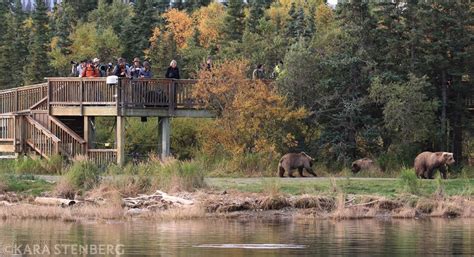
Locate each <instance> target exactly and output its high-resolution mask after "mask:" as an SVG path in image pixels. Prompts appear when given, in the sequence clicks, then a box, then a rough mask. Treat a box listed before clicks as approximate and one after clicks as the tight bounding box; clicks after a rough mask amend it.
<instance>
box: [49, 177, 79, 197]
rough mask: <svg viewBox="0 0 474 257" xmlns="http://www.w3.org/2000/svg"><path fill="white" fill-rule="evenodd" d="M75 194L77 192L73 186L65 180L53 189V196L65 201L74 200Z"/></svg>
mask: <svg viewBox="0 0 474 257" xmlns="http://www.w3.org/2000/svg"><path fill="white" fill-rule="evenodd" d="M76 192H77V190H76V188H75V187H74V185H73V184H71V182H69V181H68V180H67V179H64V178H62V179H61V180H60V181H59V182H58V183H57V184H56V186H55V187H54V191H53V195H55V196H58V197H62V198H67V199H74V197H75V195H76Z"/></svg>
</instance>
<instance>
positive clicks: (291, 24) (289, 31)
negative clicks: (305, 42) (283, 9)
mask: <svg viewBox="0 0 474 257" xmlns="http://www.w3.org/2000/svg"><path fill="white" fill-rule="evenodd" d="M288 16H290V20H289V21H288V24H287V26H286V36H287V37H289V38H295V35H296V32H295V31H296V19H297V16H298V13H297V11H296V4H295V2H291V6H290V10H288Z"/></svg>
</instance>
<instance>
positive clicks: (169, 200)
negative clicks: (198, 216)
mask: <svg viewBox="0 0 474 257" xmlns="http://www.w3.org/2000/svg"><path fill="white" fill-rule="evenodd" d="M122 201H123V205H124V206H125V207H128V208H132V209H135V208H147V209H167V208H168V207H169V206H171V205H192V204H193V203H194V202H193V201H191V200H187V199H184V198H181V197H177V196H171V195H168V194H167V193H165V192H162V191H159V190H158V191H156V192H155V193H154V194H152V195H139V196H137V197H127V198H123V199H122Z"/></svg>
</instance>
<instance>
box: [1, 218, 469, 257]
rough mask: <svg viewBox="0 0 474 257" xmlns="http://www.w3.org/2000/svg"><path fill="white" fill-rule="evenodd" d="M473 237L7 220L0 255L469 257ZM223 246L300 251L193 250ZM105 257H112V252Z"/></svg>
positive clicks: (464, 230) (435, 228) (427, 231)
mask: <svg viewBox="0 0 474 257" xmlns="http://www.w3.org/2000/svg"><path fill="white" fill-rule="evenodd" d="M473 231H474V223H473V221H472V219H455V220H447V219H431V220H389V221H381V220H350V221H331V220H310V221H308V220H303V221H294V220H280V221H272V222H270V221H258V220H257V221H255V220H251V221H249V220H246V221H236V220H206V221H204V220H200V221H176V222H145V221H135V222H126V223H116V222H115V223H63V222H57V221H33V220H26V221H11V220H8V221H0V246H1V248H0V249H3V251H4V252H3V254H5V246H11V245H21V246H22V247H23V248H24V247H25V246H30V247H32V246H33V245H41V246H43V247H44V246H46V247H48V248H49V249H50V250H51V252H53V251H52V250H53V249H55V248H54V247H55V246H56V245H62V246H64V245H76V246H89V245H121V247H122V249H121V250H122V251H123V253H124V256H196V257H201V256H202V257H213V256H229V257H239V256H329V255H330V256H338V255H339V256H349V255H350V256H367V255H370V256H415V255H419V256H426V255H453V254H460V255H474V236H473ZM222 244H234V245H249V244H252V245H257V246H258V245H263V244H283V245H296V246H304V247H303V248H302V247H295V248H291V247H289V249H288V248H286V249H278V248H265V247H261V248H260V249H255V248H252V247H250V248H251V249H248V248H242V247H241V248H239V247H233V248H231V249H225V248H209V247H198V248H196V247H193V246H199V245H222ZM257 248H258V247H257ZM89 250H90V249H89ZM0 251H1V250H0ZM7 253H8V252H7ZM53 253H54V252H53ZM71 255H72V254H71V252H68V253H67V254H66V253H65V252H64V251H62V252H61V254H59V255H56V256H71ZM84 255H87V254H84ZM104 255H105V256H114V255H116V253H112V252H109V253H108V254H104ZM0 256H2V252H0ZM6 256H8V255H6Z"/></svg>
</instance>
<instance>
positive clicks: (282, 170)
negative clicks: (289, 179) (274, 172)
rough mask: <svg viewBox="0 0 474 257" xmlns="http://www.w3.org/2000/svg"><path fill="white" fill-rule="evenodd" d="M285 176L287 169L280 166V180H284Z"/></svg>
mask: <svg viewBox="0 0 474 257" xmlns="http://www.w3.org/2000/svg"><path fill="white" fill-rule="evenodd" d="M284 174H285V168H283V166H278V176H280V178H283V176H284Z"/></svg>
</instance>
